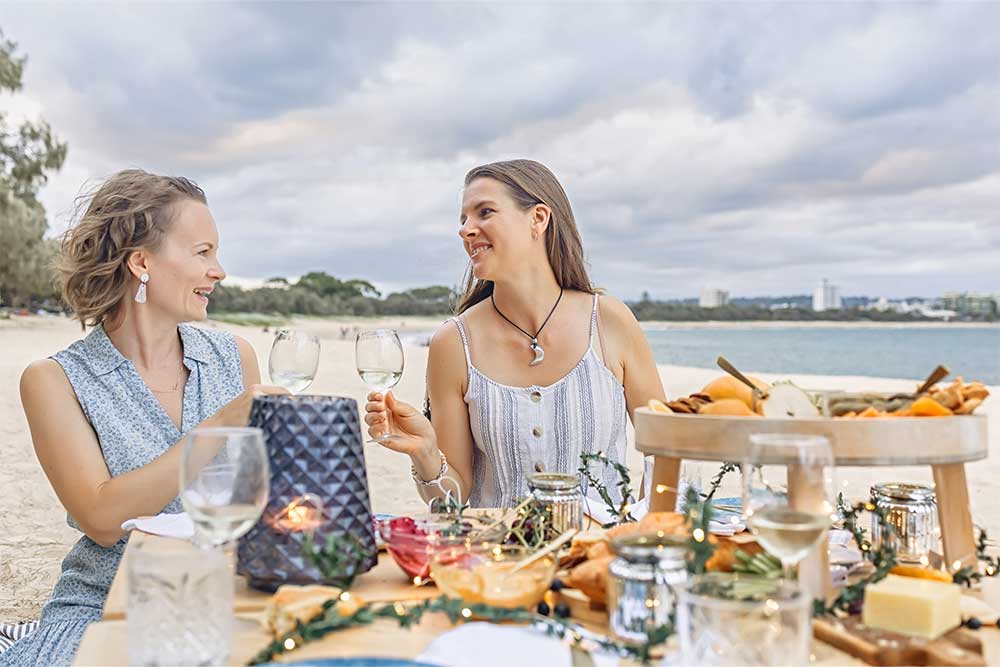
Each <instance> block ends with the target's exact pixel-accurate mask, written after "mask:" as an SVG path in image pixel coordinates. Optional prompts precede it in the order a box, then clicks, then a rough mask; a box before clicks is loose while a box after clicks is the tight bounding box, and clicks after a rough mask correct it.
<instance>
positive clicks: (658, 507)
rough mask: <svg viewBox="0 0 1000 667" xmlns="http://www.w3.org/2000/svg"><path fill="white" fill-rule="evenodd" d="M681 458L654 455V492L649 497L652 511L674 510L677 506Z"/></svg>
mask: <svg viewBox="0 0 1000 667" xmlns="http://www.w3.org/2000/svg"><path fill="white" fill-rule="evenodd" d="M681 460H682V459H675V458H668V457H666V456H657V457H654V459H653V484H652V493H651V495H650V498H649V511H650V512H673V511H674V508H675V507H677V485H678V484H680V477H681Z"/></svg>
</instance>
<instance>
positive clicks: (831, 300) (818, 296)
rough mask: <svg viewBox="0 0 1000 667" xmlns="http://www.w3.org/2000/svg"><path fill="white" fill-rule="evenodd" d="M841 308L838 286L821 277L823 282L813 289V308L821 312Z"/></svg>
mask: <svg viewBox="0 0 1000 667" xmlns="http://www.w3.org/2000/svg"><path fill="white" fill-rule="evenodd" d="M841 308H843V305H842V304H841V301H840V288H839V287H837V286H836V285H834V284H832V283H831V282H830V281H829V280H827V279H826V278H823V284H822V285H820V286H819V287H817V288H816V289H815V290H814V291H813V310H815V311H816V312H822V311H824V310H840V309H841Z"/></svg>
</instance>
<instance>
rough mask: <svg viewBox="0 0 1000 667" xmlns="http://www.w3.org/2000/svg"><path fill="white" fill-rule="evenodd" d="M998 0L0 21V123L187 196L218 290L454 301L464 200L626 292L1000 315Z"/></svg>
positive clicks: (63, 9)
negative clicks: (294, 288)
mask: <svg viewBox="0 0 1000 667" xmlns="http://www.w3.org/2000/svg"><path fill="white" fill-rule="evenodd" d="M998 25H1000V4H997V3H946V4H903V3H893V4H882V5H878V4H861V3H836V4H833V3H830V4H802V3H794V4H793V3H783V4H747V3H743V4H735V3H731V4H725V5H709V4H700V3H699V4H697V5H682V4H670V5H661V4H627V5H621V4H614V5H610V4H608V5H605V4H593V3H588V4H553V5H547V6H541V7H538V6H533V5H527V4H503V5H500V4H479V3H477V4H471V3H450V4H437V5H435V4H415V3H412V2H408V3H404V4H366V5H350V4H318V3H309V4H301V5H293V4H281V5H270V4H261V3H253V4H223V3H217V2H212V3H171V4H149V3H145V4H138V5H135V4H133V5H118V4H111V3H100V4H86V5H78V4H75V5H70V4H45V3H39V2H36V3H31V4H27V3H15V4H11V3H4V4H0V28H2V29H3V30H4V32H5V33H6V35H7V37H9V38H11V39H13V40H15V41H17V42H18V43H19V45H20V51H21V52H22V53H26V54H27V55H28V57H29V61H28V67H27V70H26V76H25V90H24V92H23V94H21V95H18V96H17V97H15V98H11V97H9V96H8V97H5V98H2V99H0V103H2V104H3V105H4V106H5V107H6V108H7V109H8V110H11V111H12V112H13V113H15V114H19V115H26V116H29V117H34V116H38V115H41V116H43V117H44V118H45V119H47V120H48V121H49V122H50V123H51V124H52V126H53V128H55V130H56V131H57V132H58V133H59V134H60V135H61V137H62V138H64V139H65V140H67V141H68V143H69V157H68V159H67V162H66V165H65V167H64V169H63V170H62V171H61V172H60V173H59V174H57V175H55V176H54V177H53V178H52V179H51V181H50V183H49V184H48V185H47V186H46V188H45V189H44V191H43V193H42V199H43V201H44V203H45V205H46V207H47V209H48V212H49V216H50V221H51V224H52V227H53V230H54V231H58V230H59V229H62V228H65V226H66V224H67V222H68V212H69V211H70V208H71V204H72V200H73V197H74V195H75V194H76V193H77V192H78V190H79V189H80V187H81V185H82V184H84V183H85V182H87V181H88V179H95V178H99V177H101V176H104V175H107V174H109V173H111V172H113V171H115V170H117V169H120V168H124V167H130V166H139V167H142V168H145V169H148V170H151V171H157V172H164V173H177V174H183V175H186V176H189V177H192V178H194V179H195V180H197V181H198V182H199V183H200V184H201V185H202V186H203V187H204V188H205V190H206V191H207V193H208V196H209V202H210V205H211V207H212V210H213V213H214V214H215V217H216V219H217V220H218V222H219V225H220V229H221V233H222V236H223V246H222V257H223V261H224V263H225V265H226V268H227V269H228V270H229V272H230V274H232V275H235V276H240V277H244V278H266V277H269V276H274V275H299V274H301V273H304V272H306V271H310V270H324V271H328V272H330V273H332V274H334V275H337V276H340V277H363V278H367V279H370V280H372V281H373V282H375V283H376V284H378V285H380V286H382V287H383V288H386V289H398V288H403V287H411V286H417V285H426V284H431V283H444V284H455V283H457V282H458V280H459V278H460V277H461V274H462V271H463V269H464V267H465V264H466V260H465V256H464V253H463V251H462V249H461V246H460V243H459V241H458V237H457V231H458V208H459V199H460V195H461V184H462V178H463V176H464V174H465V172H466V171H467V170H468V169H469V168H470V167H472V166H475V165H477V164H480V163H483V162H489V161H493V160H498V159H506V158H512V157H531V158H534V159H537V160H540V161H542V162H544V163H545V164H547V165H548V166H549V167H550V168H552V169H553V171H554V172H555V173H556V174H557V175H558V176H559V178H560V180H561V181H562V183H563V185H564V187H565V188H566V190H567V192H568V193H569V195H570V199H571V201H572V203H573V207H574V211H575V213H576V217H577V221H578V223H579V225H580V227H581V233H582V235H583V239H584V244H585V248H586V251H587V255H588V259H589V262H590V266H591V271H592V277H593V278H594V280H595V282H597V283H598V284H600V285H602V286H604V287H606V288H608V289H609V290H610V291H611V292H612V293H615V294H617V295H619V296H621V297H624V298H633V297H637V296H638V295H639V294H640V293H641V292H642V291H643V290H648V291H649V292H650V293H651V294H652V295H653V296H654V297H661V298H672V297H685V296H694V295H696V294H697V293H698V291H699V290H700V289H701V288H703V287H706V286H714V287H719V288H724V289H729V290H730V291H731V292H732V293H733V294H734V295H738V296H749V295H760V294H797V293H806V292H809V291H811V290H812V288H813V287H814V286H815V285H816V284H817V283H818V282H819V281H820V280H821V279H822V278H823V277H827V278H829V279H831V280H832V281H833V282H834V283H837V284H839V285H840V286H841V287H842V290H843V291H844V292H845V293H847V294H868V295H873V296H877V295H886V296H890V297H893V296H906V295H926V296H933V295H938V294H940V293H942V292H944V291H948V290H978V291H996V292H1000V41H998V40H997V39H996V34H995V33H996V30H995V28H996V27H997V26H998Z"/></svg>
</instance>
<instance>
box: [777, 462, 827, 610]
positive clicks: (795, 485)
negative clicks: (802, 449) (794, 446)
mask: <svg viewBox="0 0 1000 667" xmlns="http://www.w3.org/2000/svg"><path fill="white" fill-rule="evenodd" d="M825 501H826V497H825V495H824V487H823V469H822V468H815V467H810V468H803V467H802V466H794V465H791V466H788V505H789V507H792V508H794V509H797V510H801V511H803V512H809V513H814V514H822V513H824V512H827V511H829V509H828V508H827V507H826V502H825ZM799 585H800V586H801V587H802V588H803V590H806V591H808V592H809V594H810V595H811V596H812V597H814V598H823V599H829V598H830V596H831V595H832V594H833V583H832V582H831V581H830V545H829V539H828V538H827V535H826V534H825V533H824V534H823V539H822V540H821V541H820V542H819V544H817V545H816V546H814V547H813V548H812V549H811V550H810V551H809V553H808V554H807V555H806V557H805V558H803V559H802V561H801V562H800V563H799Z"/></svg>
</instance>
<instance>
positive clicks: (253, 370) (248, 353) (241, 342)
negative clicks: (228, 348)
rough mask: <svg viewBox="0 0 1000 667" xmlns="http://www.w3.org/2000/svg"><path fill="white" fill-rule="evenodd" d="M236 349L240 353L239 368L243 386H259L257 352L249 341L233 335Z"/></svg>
mask: <svg viewBox="0 0 1000 667" xmlns="http://www.w3.org/2000/svg"><path fill="white" fill-rule="evenodd" d="M233 338H235V339H236V349H237V351H239V353H240V368H241V369H242V370H243V386H244V387H249V386H251V385H255V384H260V367H259V366H258V364H257V351H256V350H254V349H253V345H251V344H250V341H248V340H247V339H245V338H243V337H242V336H236V335H234V336H233Z"/></svg>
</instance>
